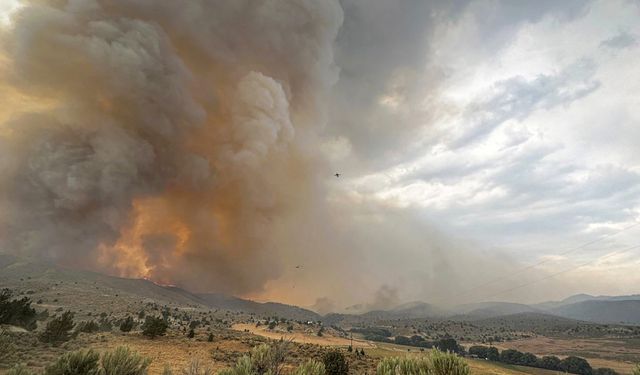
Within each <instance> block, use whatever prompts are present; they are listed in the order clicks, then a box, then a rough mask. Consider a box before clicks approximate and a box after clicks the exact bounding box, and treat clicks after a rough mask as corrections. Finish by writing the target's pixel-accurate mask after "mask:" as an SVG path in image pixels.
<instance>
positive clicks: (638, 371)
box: [632, 364, 640, 375]
mask: <svg viewBox="0 0 640 375" xmlns="http://www.w3.org/2000/svg"><path fill="white" fill-rule="evenodd" d="M632 374H633V375H640V364H637V365H636V367H634V368H633V371H632Z"/></svg>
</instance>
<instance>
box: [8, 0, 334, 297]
mask: <svg viewBox="0 0 640 375" xmlns="http://www.w3.org/2000/svg"><path fill="white" fill-rule="evenodd" d="M341 23H342V9H341V7H340V5H339V4H338V3H337V1H331V0H328V1H315V0H308V1H300V0H291V1H282V0H268V1H259V2H255V1H248V0H240V1H238V0H234V1H215V2H213V1H204V0H202V1H188V2H183V1H160V2H158V1H155V0H123V1H117V2H111V1H100V0H82V1H75V0H69V1H58V0H50V1H34V2H33V3H29V4H25V7H24V8H22V9H21V10H20V11H19V13H18V14H16V15H15V17H14V21H13V25H12V26H11V29H10V30H8V31H6V32H5V34H4V35H3V37H2V47H3V52H2V55H3V61H4V62H5V63H6V64H4V65H3V68H2V69H3V71H2V74H3V77H2V81H1V84H2V86H3V88H2V92H3V93H10V95H11V96H12V97H14V98H16V97H20V98H21V100H20V103H21V106H16V107H14V108H10V109H9V110H7V109H6V108H5V109H3V111H2V112H3V114H2V116H1V117H0V118H1V119H2V120H3V123H2V125H0V126H1V127H0V136H1V138H0V163H1V164H0V168H1V169H0V176H1V179H0V193H1V196H0V212H2V214H0V228H1V232H0V241H1V242H0V245H1V247H2V249H4V251H10V252H15V253H19V254H21V255H28V256H34V257H46V258H48V259H53V260H56V261H58V262H60V263H62V264H67V265H76V266H82V267H88V268H93V269H98V270H103V271H107V272H109V273H113V274H118V275H124V276H132V277H149V278H151V279H153V280H155V281H158V282H166V283H173V284H178V285H181V286H185V287H188V288H191V289H195V290H218V291H223V292H232V293H240V294H243V293H248V292H254V291H258V290H260V289H261V288H262V286H263V285H264V284H265V282H267V281H268V280H271V279H274V278H275V277H277V276H278V275H279V273H280V271H281V269H280V268H281V262H280V261H279V260H278V258H279V257H280V256H281V255H282V254H283V253H282V251H281V247H282V246H283V245H284V244H283V243H282V242H280V241H278V240H277V238H278V236H277V233H275V232H276V231H277V228H278V226H279V225H280V223H282V222H286V221H287V220H290V218H291V217H292V216H295V215H296V213H297V212H304V211H309V210H310V207H311V205H312V204H313V201H314V199H311V197H312V196H315V195H317V194H320V195H321V194H322V192H321V191H317V190H318V189H320V188H319V186H321V184H319V183H318V181H317V179H318V176H319V175H320V174H323V173H325V171H324V169H323V168H324V167H323V164H322V161H321V160H320V158H319V157H318V155H319V154H318V152H317V151H316V145H317V144H318V143H319V142H317V140H316V139H315V138H316V137H317V134H318V129H321V128H322V126H323V123H324V118H323V117H322V113H323V112H324V110H323V108H322V107H323V105H322V103H323V102H324V101H325V99H324V96H325V95H326V93H327V89H328V88H329V87H330V86H331V85H332V84H333V83H334V82H335V81H336V79H337V74H338V70H337V68H336V67H335V66H334V64H333V56H332V48H333V47H332V46H333V41H334V39H335V37H336V35H337V33H338V30H339V28H340V25H341Z"/></svg>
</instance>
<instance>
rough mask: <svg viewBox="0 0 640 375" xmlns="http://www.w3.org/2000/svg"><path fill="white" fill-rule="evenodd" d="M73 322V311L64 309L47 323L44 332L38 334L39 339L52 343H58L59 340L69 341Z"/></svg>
mask: <svg viewBox="0 0 640 375" xmlns="http://www.w3.org/2000/svg"><path fill="white" fill-rule="evenodd" d="M74 326H75V324H74V323H73V313H72V312H71V311H66V312H64V313H63V314H62V315H60V316H58V317H54V318H53V319H51V320H50V321H49V323H47V327H46V328H45V330H44V332H42V334H40V340H41V341H42V342H48V343H52V344H56V345H57V344H59V343H61V342H65V341H69V339H70V338H71V331H72V330H73V327H74Z"/></svg>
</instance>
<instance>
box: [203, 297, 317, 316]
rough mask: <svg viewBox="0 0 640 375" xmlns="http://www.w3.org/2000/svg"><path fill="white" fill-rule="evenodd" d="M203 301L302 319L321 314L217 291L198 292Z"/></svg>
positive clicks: (270, 314)
mask: <svg viewBox="0 0 640 375" xmlns="http://www.w3.org/2000/svg"><path fill="white" fill-rule="evenodd" d="M197 296H198V298H200V299H201V300H202V301H203V303H205V304H206V305H207V306H209V307H211V308H216V309H225V310H230V311H241V312H245V313H250V314H257V315H262V316H278V317H285V318H289V319H295V320H302V321H309V320H311V321H317V320H320V319H321V316H320V315H319V314H317V313H315V312H313V311H311V310H307V309H303V308H301V307H298V306H291V305H286V304H283V303H277V302H265V303H260V302H255V301H251V300H246V299H242V298H237V297H233V296H228V295H224V294H219V293H205V294H198V295H197Z"/></svg>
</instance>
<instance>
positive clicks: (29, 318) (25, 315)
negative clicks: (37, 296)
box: [0, 289, 37, 331]
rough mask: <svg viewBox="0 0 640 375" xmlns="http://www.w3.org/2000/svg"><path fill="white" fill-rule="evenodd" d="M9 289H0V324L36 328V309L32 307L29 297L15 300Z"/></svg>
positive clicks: (30, 329)
mask: <svg viewBox="0 0 640 375" xmlns="http://www.w3.org/2000/svg"><path fill="white" fill-rule="evenodd" d="M12 297H13V293H12V292H11V291H10V290H9V289H2V291H0V324H11V325H15V326H20V327H23V328H25V329H27V330H29V331H32V330H34V329H36V327H37V323H36V320H37V319H36V318H37V314H36V310H35V309H33V308H32V307H31V300H30V299H29V298H27V297H24V298H22V299H16V300H13V299H12Z"/></svg>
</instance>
